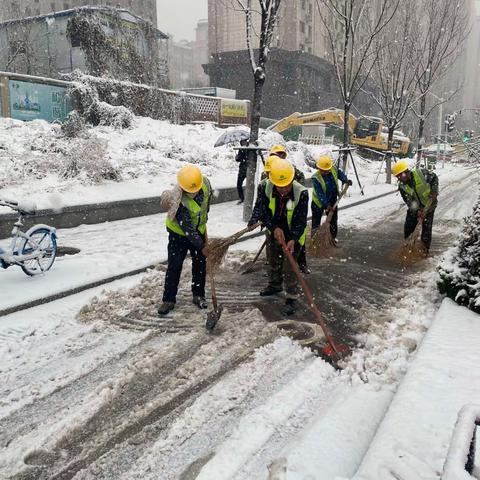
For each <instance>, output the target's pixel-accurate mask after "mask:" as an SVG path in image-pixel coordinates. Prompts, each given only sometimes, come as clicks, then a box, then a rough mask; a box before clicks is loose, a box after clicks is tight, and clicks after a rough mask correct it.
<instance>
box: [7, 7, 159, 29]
mask: <svg viewBox="0 0 480 480" xmlns="http://www.w3.org/2000/svg"><path fill="white" fill-rule="evenodd" d="M0 3H1V4H2V8H0V22H3V21H5V20H12V19H18V18H23V17H29V16H36V15H46V14H49V13H54V12H60V11H63V10H69V9H71V8H75V7H84V6H107V7H115V8H124V9H126V10H128V11H130V12H132V13H134V14H135V15H138V16H139V17H142V18H143V19H145V20H148V21H149V22H151V23H152V24H153V25H154V26H155V27H156V26H157V2H156V0H1V2H0Z"/></svg>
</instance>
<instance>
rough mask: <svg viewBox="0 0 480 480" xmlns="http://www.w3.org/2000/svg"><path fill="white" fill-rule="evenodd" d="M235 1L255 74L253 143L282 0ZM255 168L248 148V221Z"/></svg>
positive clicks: (251, 126)
mask: <svg viewBox="0 0 480 480" xmlns="http://www.w3.org/2000/svg"><path fill="white" fill-rule="evenodd" d="M236 3H237V6H238V7H239V8H240V9H241V10H242V11H243V12H244V14H245V26H246V32H247V49H248V53H249V58H250V64H251V67H252V72H253V78H254V92H253V101H252V105H251V112H250V144H251V145H253V144H254V143H255V142H256V141H257V140H258V131H259V126H260V117H261V114H262V96H263V87H264V85H265V79H266V65H267V61H268V54H269V50H270V45H271V43H272V38H273V32H274V29H275V26H276V24H277V19H278V10H279V8H280V4H281V0H236ZM254 15H260V28H259V30H258V31H255V25H254V18H253V17H254ZM256 168H257V156H256V152H255V151H251V152H249V161H248V170H247V182H246V189H245V190H246V191H245V204H244V207H243V217H244V220H245V221H247V220H248V219H249V218H250V216H251V213H252V208H253V199H254V196H255V172H256Z"/></svg>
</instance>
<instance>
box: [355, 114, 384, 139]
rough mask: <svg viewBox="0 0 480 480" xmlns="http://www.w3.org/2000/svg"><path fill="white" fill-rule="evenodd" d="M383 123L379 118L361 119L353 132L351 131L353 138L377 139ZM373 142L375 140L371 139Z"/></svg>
mask: <svg viewBox="0 0 480 480" xmlns="http://www.w3.org/2000/svg"><path fill="white" fill-rule="evenodd" d="M382 127H383V122H382V119H381V118H377V117H361V118H360V119H359V120H358V122H357V125H356V126H355V130H354V131H353V135H354V137H356V138H358V139H361V138H365V139H366V138H368V137H378V136H380V133H381V131H382ZM371 140H372V141H373V142H375V141H376V140H377V139H376V138H372V139H371Z"/></svg>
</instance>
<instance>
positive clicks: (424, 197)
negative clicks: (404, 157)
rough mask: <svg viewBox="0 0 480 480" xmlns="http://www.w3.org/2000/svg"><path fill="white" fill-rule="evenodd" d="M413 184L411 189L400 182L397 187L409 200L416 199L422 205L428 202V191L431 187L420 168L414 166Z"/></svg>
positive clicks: (429, 191) (413, 200)
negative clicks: (413, 186)
mask: <svg viewBox="0 0 480 480" xmlns="http://www.w3.org/2000/svg"><path fill="white" fill-rule="evenodd" d="M411 173H412V178H413V184H414V185H415V188H414V189H413V188H412V187H411V186H410V185H407V184H405V183H402V182H400V183H399V186H398V188H399V189H400V190H402V191H403V192H404V193H405V194H406V195H407V196H408V197H409V199H410V201H411V202H415V201H418V202H420V204H421V205H422V206H426V205H428V204H429V203H430V197H429V195H430V193H431V191H432V189H431V188H430V185H429V184H428V182H427V181H426V180H425V177H424V176H423V173H422V171H421V170H418V169H416V168H414V169H413V170H412V172H411Z"/></svg>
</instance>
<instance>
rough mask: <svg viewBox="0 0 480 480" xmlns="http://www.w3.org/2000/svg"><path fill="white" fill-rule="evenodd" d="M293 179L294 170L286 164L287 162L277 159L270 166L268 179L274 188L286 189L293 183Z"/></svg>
mask: <svg viewBox="0 0 480 480" xmlns="http://www.w3.org/2000/svg"><path fill="white" fill-rule="evenodd" d="M294 177H295V169H294V168H293V166H292V165H291V164H290V163H289V162H287V160H284V159H283V158H279V159H278V160H275V163H273V164H272V170H271V171H270V174H269V178H270V181H271V182H272V183H273V184H274V185H275V186H277V187H286V186H287V185H290V184H291V183H292V182H293V179H294Z"/></svg>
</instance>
